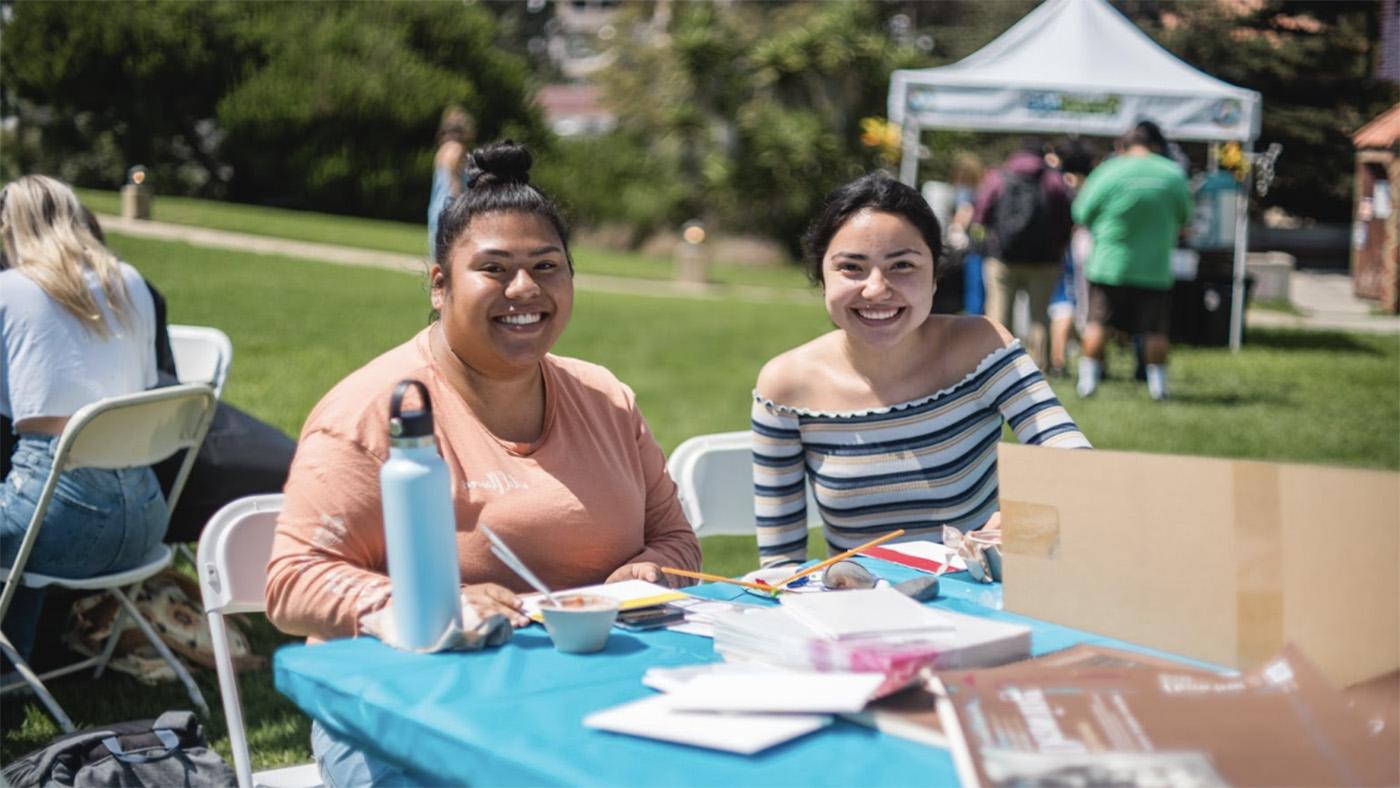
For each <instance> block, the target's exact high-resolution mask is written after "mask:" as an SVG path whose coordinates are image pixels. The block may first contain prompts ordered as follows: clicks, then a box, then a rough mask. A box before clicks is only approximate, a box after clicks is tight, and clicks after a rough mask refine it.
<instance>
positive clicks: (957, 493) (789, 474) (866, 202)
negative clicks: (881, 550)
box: [752, 173, 1089, 565]
mask: <svg viewBox="0 0 1400 788" xmlns="http://www.w3.org/2000/svg"><path fill="white" fill-rule="evenodd" d="M941 236H942V234H941V232H940V228H939V226H938V220H937V219H936V218H934V215H933V211H931V210H930V209H929V206H928V203H927V202H925V201H924V199H923V197H921V196H920V195H919V193H918V192H916V191H914V189H913V188H911V187H909V186H907V185H905V184H903V183H900V182H899V181H896V180H894V179H893V178H891V177H889V176H888V175H885V174H883V173H873V174H870V175H866V176H863V177H861V178H858V179H857V180H855V181H852V182H851V183H848V184H846V185H845V186H842V187H841V188H839V189H837V190H836V191H834V192H832V193H831V195H830V196H828V197H827V201H826V204H825V205H824V206H823V209H822V212H821V214H820V215H819V216H818V218H817V220H816V221H815V222H814V223H813V224H812V228H811V230H809V231H808V233H807V237H806V238H805V239H804V240H805V242H806V243H805V245H806V247H807V255H808V259H807V264H808V274H809V276H810V277H811V279H812V281H813V282H815V283H816V284H818V285H820V286H821V288H822V293H823V295H824V296H825V301H826V311H827V314H828V315H829V316H830V317H831V322H832V323H833V324H834V325H835V327H836V328H835V330H833V331H831V332H829V333H826V334H823V335H822V336H819V337H817V338H816V339H813V340H812V341H810V342H807V343H806V344H804V345H800V346H798V347H796V348H793V349H792V350H789V351H787V352H785V353H783V354H781V355H779V356H778V357H776V358H774V359H772V360H771V361H769V362H768V363H767V364H766V365H764V367H763V369H762V371H760V372H759V375H758V383H757V384H756V386H755V390H754V401H753V408H752V428H753V454H754V466H753V470H754V496H755V506H754V509H755V514H756V515H757V525H758V549H759V559H760V562H761V563H763V564H764V565H776V564H780V563H787V562H798V561H802V560H805V559H806V557H807V520H808V518H807V505H806V486H807V484H808V483H810V484H811V485H812V494H813V497H814V498H815V500H816V502H817V507H818V509H819V510H820V515H821V520H822V524H823V526H824V529H823V530H824V532H825V537H826V542H827V545H828V550H831V551H841V550H846V549H849V548H851V547H854V546H856V545H858V544H861V543H864V542H867V541H869V540H870V539H872V538H874V537H877V536H880V535H882V534H886V533H889V532H891V531H894V530H897V529H903V530H904V532H905V535H904V536H903V537H901V538H900V540H901V541H908V540H914V539H931V540H934V541H939V540H941V539H942V528H943V526H945V525H950V526H953V527H955V528H958V529H959V530H962V531H970V530H974V529H978V528H983V527H985V526H987V525H988V524H994V523H995V522H996V521H997V512H998V501H997V474H996V444H997V442H998V441H999V440H1000V438H1001V433H1002V425H1003V424H1009V425H1010V426H1011V428H1012V430H1014V431H1015V433H1016V436H1017V437H1018V438H1019V439H1020V440H1021V441H1022V442H1023V443H1037V444H1044V445H1047V446H1059V447H1066V448H1069V447H1088V445H1089V442H1088V441H1087V440H1085V438H1084V435H1083V434H1082V433H1080V431H1079V428H1078V427H1077V426H1075V423H1074V421H1073V419H1071V418H1070V417H1069V414H1068V413H1066V412H1065V409H1064V408H1063V407H1061V405H1060V402H1059V400H1058V399H1056V398H1055V394H1054V392H1053V391H1051V390H1050V386H1049V385H1047V384H1046V382H1045V378H1044V376H1043V375H1041V373H1040V370H1039V369H1037V368H1036V366H1035V363H1034V362H1032V361H1031V359H1030V357H1029V356H1027V355H1026V352H1025V351H1024V350H1023V349H1022V348H1021V345H1020V343H1019V342H1017V341H1016V340H1014V339H1012V337H1011V335H1010V334H1009V333H1007V330H1006V329H1005V328H1004V327H1002V326H1001V325H1000V324H999V323H997V322H996V321H994V320H990V319H988V318H985V317H972V316H959V315H935V314H931V312H932V308H933V293H934V290H935V288H936V286H937V285H936V278H937V269H938V258H939V253H940V251H941V247H942V244H941Z"/></svg>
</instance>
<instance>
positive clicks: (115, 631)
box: [92, 607, 127, 679]
mask: <svg viewBox="0 0 1400 788" xmlns="http://www.w3.org/2000/svg"><path fill="white" fill-rule="evenodd" d="M126 616H127V613H126V608H124V607H119V608H117V615H116V617H115V618H113V619H112V631H111V632H109V633H108V634H107V642H106V643H104V644H103V645H102V653H101V654H100V655H99V657H98V658H99V659H100V660H101V661H100V662H98V663H97V668H96V669H95V670H93V671H92V677H93V678H94V679H100V678H102V673H103V671H105V670H107V663H108V662H111V661H112V653H113V652H115V651H116V650H117V641H119V640H121V637H122V624H123V623H125V621H126Z"/></svg>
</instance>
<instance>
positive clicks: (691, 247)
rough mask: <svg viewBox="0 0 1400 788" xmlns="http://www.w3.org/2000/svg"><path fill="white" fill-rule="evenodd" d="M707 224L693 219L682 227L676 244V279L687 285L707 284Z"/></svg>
mask: <svg viewBox="0 0 1400 788" xmlns="http://www.w3.org/2000/svg"><path fill="white" fill-rule="evenodd" d="M704 244H705V224H704V223H703V222H701V221H700V220H699V219H691V220H690V221H688V222H686V223H685V224H684V225H682V226H681V243H679V244H676V279H677V280H679V281H680V282H682V283H685V284H691V285H703V284H705V280H706V276H705V246H704Z"/></svg>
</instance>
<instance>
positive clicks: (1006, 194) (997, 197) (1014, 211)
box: [972, 138, 1071, 367]
mask: <svg viewBox="0 0 1400 788" xmlns="http://www.w3.org/2000/svg"><path fill="white" fill-rule="evenodd" d="M1043 150H1044V146H1043V145H1042V143H1041V142H1040V140H1038V139H1033V138H1027V139H1025V140H1022V142H1021V147H1020V149H1018V150H1017V151H1016V152H1015V153H1012V154H1011V155H1010V156H1008V157H1007V159H1006V162H1005V163H1004V164H1003V165H1002V166H1001V167H1000V168H998V169H995V170H991V171H989V172H988V173H987V175H986V177H985V178H983V179H982V187H981V189H979V190H978V194H977V205H976V208H975V210H974V213H973V217H972V221H973V224H974V225H977V226H979V227H981V228H982V233H983V254H984V256H983V260H982V278H983V282H984V284H985V286H986V293H987V295H986V312H987V316H988V317H990V318H992V319H994V320H996V321H997V322H999V323H1001V324H1002V325H1004V326H1008V327H1009V326H1011V306H1012V304H1014V303H1015V301H1016V294H1017V293H1018V292H1025V293H1026V296H1027V298H1028V299H1029V301H1030V313H1031V314H1030V331H1029V332H1028V333H1027V334H1026V335H1025V336H1022V337H1021V339H1022V341H1023V342H1024V343H1025V344H1026V352H1027V353H1029V354H1030V356H1031V358H1032V360H1034V361H1035V362H1036V364H1037V365H1039V366H1041V367H1044V365H1045V361H1046V347H1047V338H1048V332H1047V331H1046V327H1045V324H1046V310H1047V309H1048V308H1049V306H1050V296H1051V293H1052V292H1054V290H1055V283H1056V281H1057V280H1058V279H1059V277H1060V272H1061V269H1062V260H1063V258H1064V254H1065V248H1066V247H1067V246H1068V245H1069V237H1070V227H1071V222H1070V215H1069V204H1070V200H1069V192H1068V190H1067V189H1066V188H1065V182H1064V178H1063V177H1062V176H1061V174H1060V172H1059V171H1058V170H1056V169H1055V168H1053V167H1051V166H1049V165H1048V164H1047V163H1046V162H1045V156H1044V152H1043Z"/></svg>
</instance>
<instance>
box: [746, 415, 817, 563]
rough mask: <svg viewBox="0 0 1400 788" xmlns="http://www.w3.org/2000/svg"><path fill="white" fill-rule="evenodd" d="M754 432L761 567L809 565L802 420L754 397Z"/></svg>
mask: <svg viewBox="0 0 1400 788" xmlns="http://www.w3.org/2000/svg"><path fill="white" fill-rule="evenodd" d="M750 429H751V431H752V434H753V491H754V519H755V525H756V527H757V530H758V562H759V565H760V566H772V565H774V564H781V563H788V562H797V563H801V562H802V561H805V560H807V467H806V463H805V461H804V453H803V449H802V437H801V433H800V432H798V424H797V417H796V416H793V415H791V414H787V413H782V412H779V411H778V410H777V408H775V407H773V406H772V405H769V404H768V403H767V402H764V401H762V400H760V399H758V398H755V399H754V404H753V411H752V413H751V419H750Z"/></svg>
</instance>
